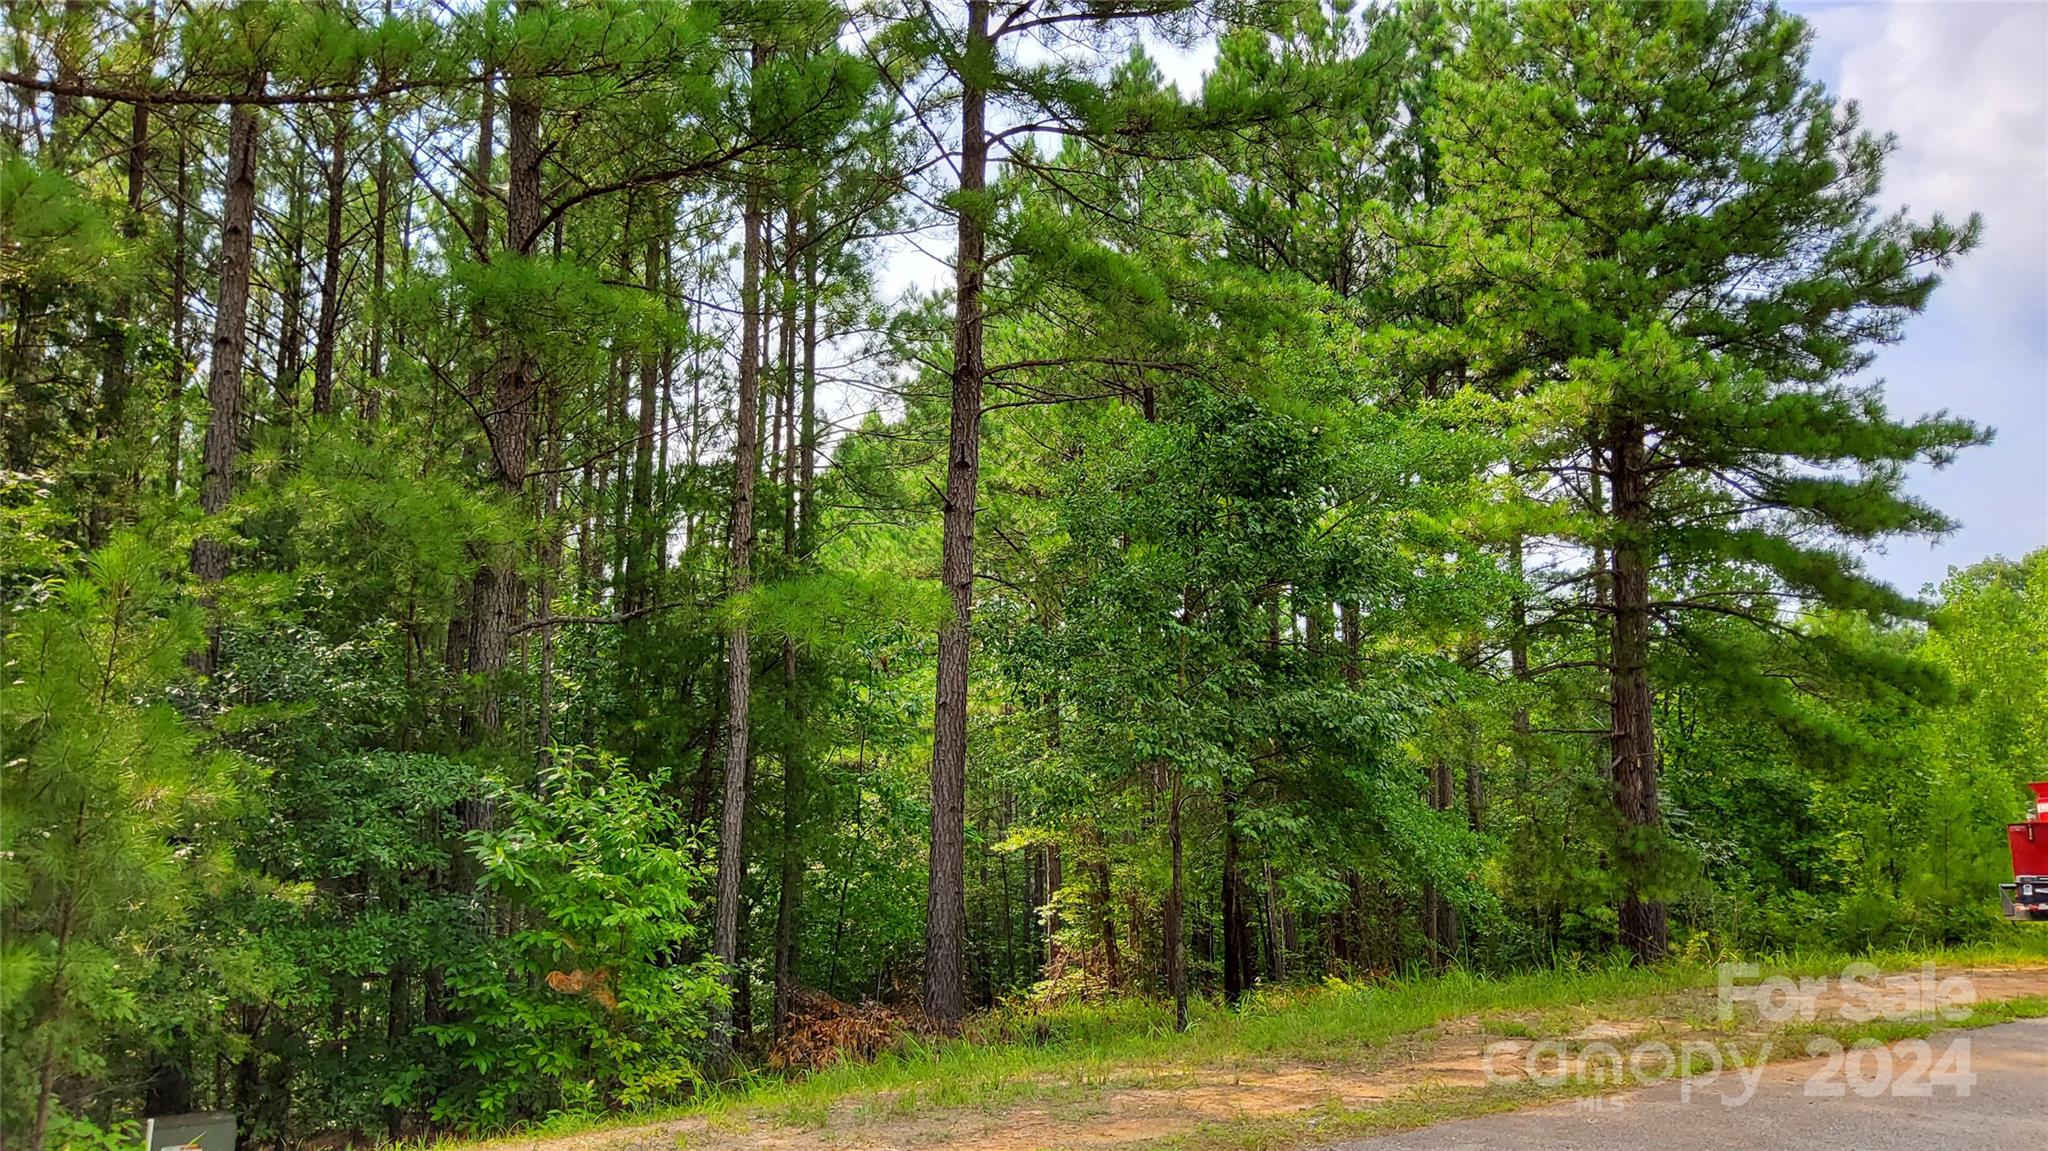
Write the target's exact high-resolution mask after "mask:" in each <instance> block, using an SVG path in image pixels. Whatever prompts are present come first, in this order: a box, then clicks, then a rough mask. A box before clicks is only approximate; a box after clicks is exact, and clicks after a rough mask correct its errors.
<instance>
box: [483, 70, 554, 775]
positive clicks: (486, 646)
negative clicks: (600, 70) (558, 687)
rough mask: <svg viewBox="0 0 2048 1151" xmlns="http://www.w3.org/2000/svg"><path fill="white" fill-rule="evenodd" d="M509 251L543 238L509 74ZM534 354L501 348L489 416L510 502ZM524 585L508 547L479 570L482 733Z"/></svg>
mask: <svg viewBox="0 0 2048 1151" xmlns="http://www.w3.org/2000/svg"><path fill="white" fill-rule="evenodd" d="M505 94H506V116H505V160H506V169H507V170H506V188H505V192H506V194H505V249H504V250H505V253H506V254H507V255H511V256H516V257H520V258H524V257H527V256H530V255H532V254H533V246H534V244H535V242H536V241H538V240H539V238H540V227H541V189H540V164H541V148H540V116H541V108H540V101H539V99H538V97H537V95H536V93H535V90H534V87H533V84H532V82H531V81H525V80H522V79H520V78H519V77H516V76H508V77H507V79H506V85H505ZM534 379H535V377H534V369H533V357H532V353H531V352H530V351H529V350H528V349H527V348H526V347H525V345H524V344H522V343H521V342H520V341H519V340H518V339H517V338H514V337H510V336H508V337H505V339H504V340H503V343H502V346H501V347H500V349H499V352H498V364H497V392H496V395H495V396H494V397H493V398H492V401H491V407H490V411H489V413H488V414H487V418H486V419H485V430H486V432H487V435H488V438H489V440H490V451H491V475H492V478H493V479H494V480H495V481H496V484H497V487H498V491H499V493H500V494H501V495H502V496H504V497H505V498H506V499H507V500H510V501H514V502H516V501H518V500H520V499H522V498H523V497H524V496H525V492H526V478H527V477H526V473H527V462H528V459H529V455H530V452H531V442H532V438H533V406H534V392H535V388H534ZM524 595H525V588H524V587H523V586H522V584H521V581H520V578H519V566H518V561H517V559H516V557H515V556H514V555H513V554H512V553H511V551H510V549H504V550H501V551H500V552H498V553H497V554H495V555H493V556H492V557H490V560H489V561H488V562H487V563H486V564H485V565H484V567H483V568H482V569H481V570H479V571H478V573H477V595H476V618H475V619H474V620H472V621H471V627H472V628H473V629H474V631H473V632H472V636H473V639H472V652H473V656H474V659H473V662H472V664H471V670H472V671H474V672H476V673H477V675H478V676H479V677H480V678H481V679H482V680H483V690H484V698H483V707H482V722H483V730H484V732H485V733H486V734H487V735H489V736H495V735H496V734H497V733H498V732H499V731H500V730H501V729H502V728H503V726H504V715H503V699H504V685H503V683H502V680H503V676H504V672H505V665H506V661H507V658H508V657H509V654H510V650H511V638H512V629H513V627H514V626H515V624H516V623H517V621H518V618H519V616H520V615H521V614H522V613H521V609H522V607H523V604H524Z"/></svg>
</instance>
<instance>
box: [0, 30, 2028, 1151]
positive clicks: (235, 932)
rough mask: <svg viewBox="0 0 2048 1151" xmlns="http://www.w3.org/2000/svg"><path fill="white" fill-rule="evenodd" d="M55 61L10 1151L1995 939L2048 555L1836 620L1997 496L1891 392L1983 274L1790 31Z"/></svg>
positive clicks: (19, 642)
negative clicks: (919, 1028) (1354, 994)
mask: <svg viewBox="0 0 2048 1151" xmlns="http://www.w3.org/2000/svg"><path fill="white" fill-rule="evenodd" d="M6 11H7V17H6V35H7V37H8V39H7V45H6V51H5V59H4V67H0V82H4V86H5V100H6V104H5V108H4V110H0V628H4V634H5V641H4V643H5V651H4V661H5V674H4V676H0V928H4V932H0V934H4V939H0V1036H4V1038H0V1045H4V1050H0V1125H4V1127H5V1129H6V1131H7V1132H8V1133H9V1138H10V1139H16V1140H18V1141H19V1142H20V1144H21V1145H23V1146H25V1147H29V1148H33V1149H36V1151H40V1149H41V1148H45V1147H56V1146H66V1145H73V1144H76V1145H79V1146H86V1145H92V1146H101V1145H106V1146H112V1145H114V1144H113V1142H112V1141H113V1140H115V1139H116V1135H114V1134H112V1132H115V1131H117V1130H118V1129H119V1128H118V1126H117V1125H118V1124H120V1123H121V1122H122V1121H124V1120H127V1119H130V1118H132V1117H134V1116H137V1115H142V1114H152V1115H155V1114H168V1113H175V1112H185V1111H192V1110H197V1109H200V1108H202V1107H213V1108H220V1109H224V1110H233V1111H235V1112H236V1113H237V1114H238V1116H239V1121H240V1123H241V1125H242V1127H241V1130H242V1138H243V1139H244V1140H247V1141H250V1142H252V1143H253V1144H255V1145H262V1146H275V1145H279V1144H283V1143H292V1144H294V1145H296V1144H297V1143H299V1142H301V1141H303V1140H305V1139H307V1138H310V1137H313V1136H317V1135H320V1134H323V1133H330V1132H339V1133H345V1134H350V1135H354V1136H357V1137H363V1136H365V1134H366V1133H367V1135H368V1136H369V1137H377V1136H385V1137H389V1138H391V1139H399V1138H404V1137H413V1136H418V1135H423V1134H428V1133H432V1132H441V1131H461V1130H475V1129H485V1128H498V1127H503V1126H505V1125H508V1124H513V1123H518V1122H523V1121H528V1120H536V1119H541V1118H545V1117H548V1116H551V1115H556V1114H562V1113H594V1112H601V1111H607V1110H614V1109H629V1108H636V1107H644V1106H654V1105H661V1104H667V1103H673V1102H676V1101H679V1100H683V1099H687V1098H689V1097H691V1096H693V1095H695V1094H698V1093H701V1092H702V1091H703V1090H704V1089H705V1088H706V1087H707V1085H710V1084H713V1083H716V1082H719V1081H722V1080H726V1079H728V1078H730V1077H732V1076H734V1075H736V1074H739V1073H741V1072H742V1071H744V1070H746V1069H749V1068H756V1067H762V1066H767V1065H769V1064H770V1063H771V1062H776V1061H777V1056H776V1054H775V1052H776V1045H777V1042H778V1040H779V1039H781V1038H782V1037H783V1035H784V1032H785V1030H786V1029H787V1028H788V1026H789V1025H790V1022H791V1021H792V1020H793V1019H795V1018H797V1017H798V1016H800V1015H801V1014H802V1012H803V1011H804V1010H805V1005H806V1004H813V1003H816V1002H819V1001H820V1000H821V998H822V997H830V998H831V999H836V1000H843V1001H846V1002H848V1003H858V1002H863V1001H869V1000H872V1001H877V1002H880V1003H884V1004H889V1005H892V1006H893V1007H894V1008H896V1009H900V1010H902V1011H906V1012H913V1013H916V1014H919V1015H920V1016H921V1017H922V1018H923V1019H925V1020H927V1021H928V1022H929V1025H930V1026H932V1027H933V1028H935V1029H937V1030H940V1031H944V1030H948V1029H951V1028H953V1027H956V1026H957V1025H958V1024H959V1023H960V1021H961V1020H962V1019H963V1018H964V1017H966V1016H968V1015H970V1014H971V1013H973V1012H976V1011H979V1010H984V1009H987V1008H991V1007H994V1006H997V1005H999V1004H1015V1003H1038V1004H1043V1003H1052V1002H1058V1001H1066V1000H1075V999H1085V1000H1094V999H1109V998H1114V997H1146V998H1152V999H1156V1000H1160V1001H1163V1002H1169V1003H1172V1004H1174V1005H1175V1008H1176V1011H1177V1016H1178V1019H1179V1021H1180V1025H1181V1026H1183V1027H1185V1025H1186V1021H1187V1014H1188V1006H1187V1005H1188V1002H1189V1000H1190V998H1191V997H1192V998H1196V999H1201V998H1205V997H1218V998H1220V999H1221V1000H1222V1001H1223V1002H1225V1003H1227V1004H1236V1003H1238V1002H1239V1001H1240V999H1241V998H1242V997H1244V996H1246V995H1247V994H1249V993H1251V992H1252V991H1253V990H1254V989H1255V988H1257V987H1258V986H1260V985H1261V984H1269V983H1285V982H1288V981H1301V980H1315V979H1319V978H1321V977H1323V976H1325V975H1338V976H1343V977H1347V978H1350V977H1366V976H1371V975H1374V974H1385V973H1389V972H1399V971H1409V970H1422V969H1444V968H1449V967H1453V966H1456V967H1463V968H1468V969H1473V970H1481V971H1511V970H1522V969H1530V968H1540V967H1552V966H1571V967H1576V966H1581V965H1587V964H1599V963H1607V962H1615V963H1657V962H1660V961H1664V960H1667V959H1670V958H1672V957H1675V956H1689V957H1692V958H1696V959H1708V960H1711V959H1714V958H1719V957H1729V956H1741V955H1754V954H1759V953H1769V952H1773V951H1779V950H1789V949H1797V948H1801V947H1813V946H1831V947H1844V948H1867V947H1876V946H1886V945H1899V944H1916V943H1917V944H1928V943H1945V942H1958V941H1965V940H1972V939H1977V938H1982V937H1985V936H1988V935H1990V934H1992V933H1994V932H1995V931H1997V930H1998V929H1999V908H1998V899H1997V884H1998V882H1999V881H2000V880H2001V879H2003V878H2005V877H2006V857H2005V854H2004V840H2003V833H2002V830H2001V825H2003V824H2004V823H2006V822H2007V821H2008V820H2009V819H2013V818H2017V817H2018V816H2019V815H2020V812H2021V809H2022V796H2023V792H2022V790H2021V788H2020V787H2019V786H2018V785H2019V784H2020V783H2021V782H2022V781H2024V780H2027V779H2029V778H2035V777H2038V776H2040V775H2042V774H2044V771H2043V764H2044V763H2048V647H2044V642H2043V637H2044V636H2048V551H2037V552H2035V553H2034V554H2032V555H2030V556H2026V557H2022V558H2018V559H2011V560H2008V559H1989V560H1986V561H1984V562H1982V563H1979V564H1976V565H1975V566H1972V567H1968V568H1962V569H1956V570H1953V571H1952V572H1951V574H1950V575H1949V577H1948V579H1947V580H1946V581H1945V582H1944V583H1942V584H1941V585H1940V586H1939V587H1936V588H1929V589H1924V590H1916V589H1899V588H1894V587H1891V586H1888V585H1887V584H1885V583H1883V582H1882V581H1880V580H1878V579H1875V578H1874V577H1873V576H1872V575H1871V574H1870V573H1869V571H1868V570H1867V569H1866V568H1865V566H1864V564H1863V561H1862V556H1863V555H1865V554H1866V553H1867V551H1868V549H1869V548H1871V547H1872V546H1875V545H1881V544H1883V543H1885V542H1887V541H1895V540H1909V539H1922V538H1936V537H1940V536H1942V535H1943V534H1945V533H1947V532H1949V531H1951V530H1952V529H1953V528H1954V527H1955V526H1956V522H1955V521H1954V520H1953V519H1952V518H1951V514H1952V513H1954V512H1955V511H1957V510H1958V509H1942V508H1937V507H1934V506H1931V505H1930V504H1928V503H1927V502H1925V501H1924V500H1922V499H1921V498H1919V497H1918V496H1916V495H1915V494H1914V492H1913V490H1912V488H1911V486H1910V484H1909V482H1908V481H1909V478H1910V477H1911V476H1912V475H1913V474H1914V473H1915V470H1916V469H1921V468H1924V467H1927V466H1934V467H1939V466H1942V465H1945V464H1947V463H1949V462H1950V461H1952V460H1953V459H1954V458H1956V456H1957V454H1958V453H1960V452H1964V451H1967V450H1969V449H1970V448H1972V447H1973V446H1975V445H1978V444H1982V443H1984V442H1985V441H1986V440H1987V439H1988V438H1989V436H1990V434H1991V433H1990V431H1989V430H1988V429H1985V428H1981V427H1978V426H1976V425H1975V424H1973V423H1971V422H1969V421H1968V420H1967V419H1964V418H1959V417H1957V416H1953V415H1951V414H1948V413H1936V414H1933V415H1926V416H1921V415H1916V414H1910V413H1900V412H1897V411H1894V410H1893V409H1891V408H1890V407H1888V406H1887V404H1886V400H1885V396H1884V393H1883V390H1882V388H1881V387H1880V386H1879V385H1877V384H1875V383H1872V382H1871V380H1870V377H1869V375H1868V373H1867V371H1866V369H1867V368H1868V367H1869V366H1870V364H1871V362H1872V359H1873V357H1874V356H1875V355H1876V354H1877V353H1878V352H1879V351H1880V350H1881V349H1883V348H1884V347H1886V346H1888V345H1892V344H1895V343H1897V342H1899V341H1900V340H1902V339H1904V338H1905V337H1906V336H1907V334H1908V332H1909V330H1910V320H1911V317H1912V316H1913V315H1914V314H1915V313H1916V312H1918V311H1919V310H1920V309H1922V308H1923V307H1924V305H1925V304H1926V302H1927V300H1928V298H1929V295H1930V293H1932V292H1934V291H1935V290H1937V287H1938V282H1939V277H1940V274H1941V272H1942V270H1943V269H1945V268H1947V267H1949V266H1950V265H1951V264H1952V263H1953V262H1955V261H1957V260H1961V259H1967V258H1968V253H1969V252H1970V251H1971V249H1972V248H1974V247H1976V246H1977V245H1978V244H1979V243H1980V241H1981V240H1983V239H1984V237H1983V235H1982V228H1981V225H1980V222H1979V220H1978V219H1977V218H1976V217H1974V216H1972V217H1969V218H1966V219H1960V220H1953V219H1946V218H1943V217H1941V216H1938V215H1934V216H1921V215H1917V214H1914V213H1910V212H1907V211H1905V210H1902V209H1900V208H1898V207H1897V205H1895V204H1894V203H1892V201H1891V200H1889V199H1888V198H1887V196H1886V194H1885V188H1884V183H1883V177H1884V169H1885V164H1886V161H1887V158H1888V156H1890V155H1891V153H1892V152H1893V150H1894V148H1895V147H1896V142H1895V141H1894V139H1893V138H1892V137H1890V136H1888V135H1886V134H1885V133H1884V132H1883V125H1868V126H1866V125H1865V124H1863V123H1862V122H1861V120H1860V118H1859V114H1858V111H1857V109H1856V107H1855V106H1854V105H1853V104H1850V103H1845V102H1843V101H1841V100H1840V99H1838V98H1837V97H1836V96H1835V95H1834V94H1833V93H1831V92H1830V91H1829V90H1828V89H1827V88H1826V87H1825V86H1823V85H1822V84H1821V83H1820V82H1818V81H1817V80H1816V79H1815V77H1814V75H1813V74H1812V71H1811V69H1810V65H1809V52H1810V48H1811V43H1812V33H1811V30H1810V29H1809V28H1808V27H1807V25H1806V24H1805V23H1804V22H1803V21H1802V20H1800V19H1799V18H1798V17H1797V16H1795V15H1791V14H1788V13H1786V12H1783V11H1780V10H1778V9H1777V8H1775V7H1773V6H1771V5H1768V4H1764V3H1755V2H1751V0H1706V2H1673V3H1607V2H1593V0H1530V2H1527V3H1517V4H1513V5H1506V4H1497V3H1489V2H1477V0H1473V2H1467V0H1450V2H1444V3H1438V2H1434V0H1417V2H1416V3H1412V4H1403V5H1395V6H1363V5H1353V4H1350V3H1344V2H1339V3H1335V4H1331V5H1326V4H1321V3H1316V2H1310V0H1302V2H1294V0H1288V2H1267V3H1252V4H1239V3H1230V2H1223V0H1204V2H1199V3H1198V2H1194V0H964V3H957V4H955V3H948V4H944V5H930V4H925V3H895V2H892V0H876V2H873V3H862V4H845V3H841V2H839V0H761V2H739V0H702V2H689V3H685V2H674V3H671V2H662V3H652V2H640V0H589V2H577V3H549V2H543V0H486V2H480V3H464V4H446V3H437V2H426V0H419V2H412V0H399V2H393V0H379V2H371V0H242V2H236V3H224V4H187V3H182V2H174V3H160V2H157V0H110V2H107V3H96V2H81V0H62V2H59V0H48V2H42V3H24V4H16V5H10V6H8V7H7V10H6ZM1204 39H1213V41H1214V43H1215V46H1216V54H1215V59H1214V63H1213V66H1212V67H1211V69H1210V70H1209V71H1208V72H1207V74H1206V75H1205V76H1203V77H1202V79H1201V81H1200V83H1199V84H1197V85H1190V86H1188V87H1186V88H1183V87H1180V86H1176V85H1175V84H1174V83H1172V82H1170V81H1169V80H1168V79H1167V78H1166V76H1165V74H1164V73H1163V72H1162V71H1161V69H1160V67H1159V66H1158V65H1157V64H1156V63H1155V62H1154V61H1153V59H1152V58H1151V57H1150V56H1148V50H1150V49H1149V48H1148V46H1150V48H1156V46H1157V45H1160V44H1162V43H1165V44H1181V45H1186V44H1190V43H1194V42H1196V41H1199V40H1204ZM920 260H923V261H924V262H925V263H926V264H932V263H934V262H936V263H943V265H944V283H943V285H941V286H938V287H934V288H931V289H929V290H926V289H921V288H918V287H914V286H913V287H910V288H906V287H904V282H905V281H906V279H914V277H912V276H906V274H905V272H904V269H905V268H909V267H913V266H916V265H918V261H920ZM778 1065H779V1064H778Z"/></svg>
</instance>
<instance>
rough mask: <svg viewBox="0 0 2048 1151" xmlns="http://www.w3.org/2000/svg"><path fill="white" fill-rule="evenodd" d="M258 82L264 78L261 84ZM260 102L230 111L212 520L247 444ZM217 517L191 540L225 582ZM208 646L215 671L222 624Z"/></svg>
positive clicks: (213, 375)
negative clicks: (246, 368)
mask: <svg viewBox="0 0 2048 1151" xmlns="http://www.w3.org/2000/svg"><path fill="white" fill-rule="evenodd" d="M258 86H259V87H260V85H258ZM256 140H257V124H256V109H255V107H254V106H253V105H249V104H237V105H235V106H234V107H233V108H232V109H231V110H230V111H229V113H228V166H227V189H226V192H225V194H224V196H223V201H222V210H221V229H220V291H219V293H218V294H217V295H216V297H215V301H214V324H213V352H212V363H211V365H210V368H209V372H208V377H207V382H206V399H207V403H208V406H209V407H210V408H211V414H210V415H209V416H208V418H207V422H206V446H205V456H204V462H205V469H206V471H205V480H204V483H203V486H202V487H201V488H200V492H199V509H200V511H201V512H202V513H203V514H204V515H205V516H206V518H207V519H209V520H213V519H216V518H217V517H219V516H220V514H221V513H222V512H224V511H225V510H227V506H228V501H229V500H231V499H232V498H234V493H235V460H236V456H237V454H238V452H239V449H240V446H241V420H242V354H243V350H244V348H245V347H246V346H247V343H248V326H247V325H248V317H249V270H250V269H249V263H250V254H251V247H252V245H251V237H252V234H253V232H252V229H253V225H254V223H255V217H256ZM223 530H225V529H224V528H222V527H221V526H220V525H219V524H217V523H216V524H212V525H209V527H208V528H206V529H202V533H203V534H201V535H200V536H199V538H197V539H195V540H193V541H192V574H193V575H195V576H197V577H198V578H199V581H200V582H201V583H206V584H213V583H219V582H220V580H221V579H222V578H223V577H224V576H226V575H227V570H228V547H227V542H226V541H225V540H222V539H221V538H219V536H218V535H216V534H213V533H217V532H220V531H223ZM207 636H208V640H207V645H206V648H205V649H204V650H203V651H202V652H201V653H200V655H199V659H198V663H199V671H200V673H201V674H202V675H211V674H212V673H213V669H214V664H215V662H216V661H217V660H218V658H219V655H220V626H219V624H218V623H213V624H210V625H209V626H208V629H207Z"/></svg>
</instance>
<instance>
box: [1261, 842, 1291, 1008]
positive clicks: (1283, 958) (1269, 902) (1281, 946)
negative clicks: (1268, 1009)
mask: <svg viewBox="0 0 2048 1151" xmlns="http://www.w3.org/2000/svg"><path fill="white" fill-rule="evenodd" d="M1265 870H1266V960H1267V964H1266V970H1267V971H1268V972H1269V973H1271V975H1272V976H1273V982H1275V983H1284V982H1286V981H1287V941H1286V938H1285V936H1284V933H1283V932H1282V930H1281V918H1282V917H1281V909H1280V881H1279V879H1278V877H1276V876H1275V875H1274V874H1273V865H1272V863H1270V862H1268V863H1267V864H1266V865H1265Z"/></svg>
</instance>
